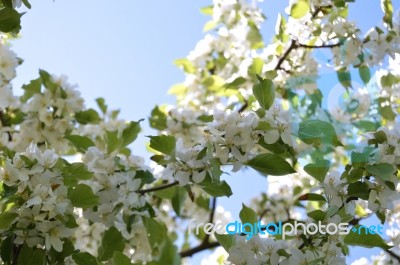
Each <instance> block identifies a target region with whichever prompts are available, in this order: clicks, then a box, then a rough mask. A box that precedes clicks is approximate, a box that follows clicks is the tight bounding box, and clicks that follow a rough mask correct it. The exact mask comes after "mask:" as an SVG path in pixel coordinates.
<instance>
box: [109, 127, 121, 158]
mask: <svg viewBox="0 0 400 265" xmlns="http://www.w3.org/2000/svg"><path fill="white" fill-rule="evenodd" d="M106 144H107V153H108V154H111V153H112V152H113V151H115V150H116V149H117V148H118V146H119V139H118V131H106Z"/></svg>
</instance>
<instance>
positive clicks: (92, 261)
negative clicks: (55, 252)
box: [72, 252, 99, 265]
mask: <svg viewBox="0 0 400 265" xmlns="http://www.w3.org/2000/svg"><path fill="white" fill-rule="evenodd" d="M72 259H73V260H74V261H75V262H76V264H77V265H98V264H99V263H98V262H97V259H96V258H95V257H93V256H92V255H91V254H89V253H87V252H81V253H74V254H72Z"/></svg>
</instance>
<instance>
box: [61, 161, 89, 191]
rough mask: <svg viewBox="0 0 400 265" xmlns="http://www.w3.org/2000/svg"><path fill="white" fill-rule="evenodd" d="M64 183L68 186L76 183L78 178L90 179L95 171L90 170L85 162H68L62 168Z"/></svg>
mask: <svg viewBox="0 0 400 265" xmlns="http://www.w3.org/2000/svg"><path fill="white" fill-rule="evenodd" d="M62 174H63V178H64V184H65V185H67V186H71V185H74V184H75V185H76V184H77V183H78V180H89V179H91V178H92V176H93V173H91V172H89V171H88V170H87V168H86V166H85V164H83V163H79V162H77V163H72V164H66V165H64V167H63V168H62Z"/></svg>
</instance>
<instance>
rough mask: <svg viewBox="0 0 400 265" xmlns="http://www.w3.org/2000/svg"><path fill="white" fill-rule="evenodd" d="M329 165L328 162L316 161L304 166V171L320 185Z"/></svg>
mask: <svg viewBox="0 0 400 265" xmlns="http://www.w3.org/2000/svg"><path fill="white" fill-rule="evenodd" d="M330 164H331V163H330V162H329V161H328V160H318V161H317V162H316V163H313V164H308V165H306V166H304V171H305V172H307V173H308V174H309V175H310V176H312V177H314V178H315V179H316V180H318V181H319V182H320V183H322V182H324V180H325V177H326V174H327V173H328V171H329V167H330Z"/></svg>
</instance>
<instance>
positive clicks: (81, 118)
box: [75, 109, 101, 124]
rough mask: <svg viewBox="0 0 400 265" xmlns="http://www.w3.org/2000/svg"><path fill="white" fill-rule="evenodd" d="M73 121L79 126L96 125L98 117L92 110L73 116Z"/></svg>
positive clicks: (98, 120)
mask: <svg viewBox="0 0 400 265" xmlns="http://www.w3.org/2000/svg"><path fill="white" fill-rule="evenodd" d="M75 119H76V121H77V122H79V123H80V124H89V123H90V124H96V123H99V122H100V120H101V119H100V116H99V114H98V113H97V111H95V110H94V109H88V110H85V111H81V112H78V113H76V114H75Z"/></svg>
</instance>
